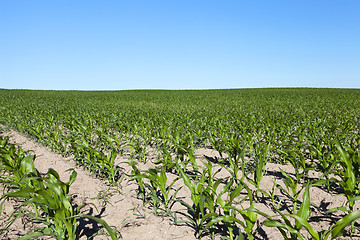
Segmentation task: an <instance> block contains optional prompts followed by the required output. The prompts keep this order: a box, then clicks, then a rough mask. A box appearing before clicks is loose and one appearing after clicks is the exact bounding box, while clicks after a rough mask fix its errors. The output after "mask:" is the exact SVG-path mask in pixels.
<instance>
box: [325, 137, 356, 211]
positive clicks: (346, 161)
mask: <svg viewBox="0 0 360 240" xmlns="http://www.w3.org/2000/svg"><path fill="white" fill-rule="evenodd" d="M335 147H336V148H337V150H338V152H339V153H340V165H341V167H342V169H343V170H340V169H339V170H337V171H335V170H334V171H332V173H334V174H335V175H337V176H338V177H339V178H340V180H337V179H335V178H332V179H331V180H332V181H335V182H337V183H338V184H339V186H340V187H341V188H342V189H343V190H344V195H345V196H346V198H347V200H348V204H349V210H348V212H349V213H351V212H352V211H353V208H354V204H355V201H354V200H353V199H357V197H359V196H360V189H359V183H360V157H359V156H358V155H357V154H356V153H355V151H354V150H353V149H351V148H350V147H348V148H346V150H347V151H346V150H345V149H344V148H343V147H342V145H341V143H340V141H339V140H338V139H336V140H335Z"/></svg>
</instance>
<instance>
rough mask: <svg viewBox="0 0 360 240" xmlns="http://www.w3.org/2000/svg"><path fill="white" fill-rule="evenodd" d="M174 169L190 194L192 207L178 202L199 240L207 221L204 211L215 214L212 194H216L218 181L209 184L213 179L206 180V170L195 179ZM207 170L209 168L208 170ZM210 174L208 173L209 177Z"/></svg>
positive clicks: (178, 167) (181, 170) (180, 170)
mask: <svg viewBox="0 0 360 240" xmlns="http://www.w3.org/2000/svg"><path fill="white" fill-rule="evenodd" d="M176 169H177V171H178V173H179V175H180V177H181V178H182V179H183V181H184V184H185V186H186V187H187V188H188V189H189V190H190V192H191V200H192V205H190V204H188V203H186V202H184V201H181V200H179V202H180V203H181V204H183V205H184V206H185V207H186V209H187V211H188V212H189V213H190V216H188V215H185V216H186V218H187V219H188V220H189V222H190V225H191V226H192V227H193V228H194V229H195V231H196V235H197V237H198V238H201V236H202V231H203V226H204V224H203V223H204V220H207V219H208V217H205V215H206V209H207V208H210V209H212V210H211V211H212V212H215V209H214V207H215V206H214V204H213V202H214V201H213V199H214V196H213V195H214V194H215V193H216V191H215V190H216V188H217V186H218V185H219V184H220V181H221V180H220V181H219V180H218V181H216V182H215V183H214V182H211V181H212V180H213V178H208V177H207V176H209V174H208V173H207V171H206V169H203V171H202V173H201V175H200V176H196V178H195V179H192V178H190V177H189V176H188V175H187V174H186V173H185V171H184V170H183V169H182V168H181V167H180V166H179V165H177V166H176ZM208 169H209V168H208ZM211 174H212V173H210V175H211Z"/></svg>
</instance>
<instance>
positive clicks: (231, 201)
mask: <svg viewBox="0 0 360 240" xmlns="http://www.w3.org/2000/svg"><path fill="white" fill-rule="evenodd" d="M0 102H1V104H0V124H2V125H3V126H4V128H9V129H13V130H15V131H17V132H19V133H21V134H23V135H25V136H27V137H29V138H31V139H33V140H35V141H37V142H38V143H40V144H41V145H43V146H45V147H47V148H49V149H51V150H52V151H54V152H56V153H58V154H61V155H62V156H64V157H70V158H71V159H72V161H73V163H74V165H77V166H80V167H82V168H84V169H86V170H87V171H88V172H89V174H92V175H94V176H96V177H97V178H99V179H101V180H102V181H104V182H105V183H106V184H108V185H109V186H116V187H118V188H119V189H121V184H125V183H124V181H122V180H121V179H123V178H124V177H126V178H127V179H128V181H129V182H131V183H135V184H136V185H137V197H138V198H139V199H141V200H142V201H143V204H144V206H145V207H147V208H150V209H152V212H153V214H155V215H157V216H159V217H164V216H166V217H168V218H170V219H171V220H172V223H173V224H174V225H186V226H188V228H189V229H191V231H192V233H193V235H194V236H195V238H197V239H202V238H203V239H231V240H232V239H250V240H252V239H262V238H261V236H264V235H265V236H266V232H267V231H270V230H271V231H273V230H276V231H277V232H278V233H279V234H280V236H282V237H283V239H290V240H295V239H312V240H313V239H316V240H320V239H336V238H339V237H348V238H349V239H351V238H354V239H356V238H360V231H359V229H360V222H359V220H358V219H359V218H360V211H359V204H358V200H359V199H360V186H359V183H360V157H359V144H360V134H359V128H360V124H359V117H360V107H359V106H360V90H355V89H301V88H297V89H229V90H181V91H165V90H132V91H34V90H4V89H0ZM200 150H201V151H200ZM200 152H201V153H203V152H210V153H211V154H210V155H211V156H210V155H206V154H199V153H200ZM0 154H1V155H0V182H1V184H2V185H3V186H4V191H3V193H2V197H1V201H2V202H3V201H5V200H6V199H8V198H16V199H19V201H20V203H21V204H20V205H19V207H18V209H16V211H15V212H14V213H13V214H12V215H11V217H10V218H9V219H8V220H7V221H5V222H4V223H3V224H2V225H1V227H0V232H3V231H7V229H8V227H9V226H10V225H11V224H12V222H13V221H14V219H15V218H17V217H21V216H24V215H26V216H27V217H29V218H31V219H33V220H34V221H37V222H41V223H42V224H43V225H41V226H44V227H41V226H40V227H39V228H37V229H33V230H31V231H30V232H29V233H28V234H26V235H24V236H22V237H20V239H31V238H34V237H39V236H50V237H52V238H54V239H76V238H77V232H78V229H77V227H78V222H77V220H78V219H80V218H91V219H93V220H95V221H97V222H99V223H100V224H101V225H102V226H103V227H104V229H105V230H106V232H107V233H108V235H109V238H111V239H117V238H120V237H121V236H120V234H116V232H115V230H114V229H113V227H112V226H109V224H108V223H106V222H105V221H104V220H102V219H100V218H96V217H94V216H90V215H82V214H80V209H81V207H83V206H74V205H73V204H72V202H71V199H70V198H69V196H68V192H69V188H70V187H71V184H72V183H73V182H74V181H76V171H73V172H72V174H71V177H70V179H69V180H68V181H67V182H63V180H61V179H60V178H59V175H58V174H57V172H56V171H55V170H53V169H49V170H48V172H47V174H46V175H45V176H43V175H41V174H39V171H37V169H36V168H35V167H34V164H33V162H32V161H33V160H34V159H35V158H36V156H34V155H31V154H30V153H27V152H25V151H23V150H22V149H21V148H20V147H19V146H16V145H14V144H11V143H9V141H8V137H6V136H2V137H1V139H0ZM150 154H156V159H152V158H149V156H150ZM120 156H121V157H123V158H126V159H127V161H126V162H125V163H122V164H126V166H128V168H126V169H128V170H124V168H122V167H120V165H121V164H120V163H119V161H117V159H119V157H120ZM149 162H150V164H151V167H149V168H143V167H141V166H143V165H144V164H147V163H149ZM141 164H143V165H141ZM271 164H276V166H279V167H278V171H277V174H275V173H274V172H272V171H268V168H267V167H268V166H270V165H271ZM140 165H141V166H140ZM149 166H150V165H149ZM282 166H284V167H282ZM285 166H288V167H290V168H291V171H285V170H283V169H284V168H285ZM268 179H271V180H270V181H269V180H268ZM264 182H266V183H267V185H266V187H264ZM120 191H121V190H120ZM314 191H322V192H324V193H327V194H330V195H332V196H339V197H342V198H343V199H344V201H343V204H342V205H341V206H335V207H332V208H328V207H326V206H327V205H326V203H324V204H322V205H320V204H315V203H314V202H313V200H312V199H313V197H315V196H314V194H312V193H313V192H314ZM184 194H185V195H184ZM0 204H1V202H0ZM260 206H262V207H260ZM264 206H265V207H264ZM0 213H1V205H0ZM319 222H324V224H323V225H325V226H326V227H318V225H319ZM320 225H321V224H320ZM263 238H264V237H263Z"/></svg>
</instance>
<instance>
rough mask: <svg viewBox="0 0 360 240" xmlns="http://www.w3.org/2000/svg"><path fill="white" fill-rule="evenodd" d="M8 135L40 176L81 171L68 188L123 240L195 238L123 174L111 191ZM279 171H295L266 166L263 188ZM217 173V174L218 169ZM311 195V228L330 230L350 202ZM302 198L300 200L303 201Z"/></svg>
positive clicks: (8, 208)
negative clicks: (157, 211) (147, 201)
mask: <svg viewBox="0 0 360 240" xmlns="http://www.w3.org/2000/svg"><path fill="white" fill-rule="evenodd" d="M7 134H10V135H11V142H13V143H17V144H19V145H20V146H21V147H22V148H23V149H24V150H32V151H33V154H35V155H36V156H37V157H36V160H35V166H36V168H37V169H38V170H39V171H40V172H41V173H46V172H47V170H48V168H54V169H55V170H56V171H57V172H59V174H60V176H61V179H62V180H63V181H67V180H68V178H69V176H70V173H69V172H67V171H66V170H68V169H71V168H74V169H75V170H76V171H77V173H78V175H77V179H76V181H75V182H74V183H73V185H72V186H71V188H70V194H71V196H72V199H73V201H74V203H76V204H82V203H93V204H94V205H95V206H96V208H97V210H96V209H95V208H94V207H91V206H89V207H87V208H85V209H84V210H83V213H85V214H91V215H94V216H97V217H100V218H102V219H103V220H105V221H106V222H107V223H108V224H109V225H110V226H112V227H113V228H116V230H117V231H119V232H120V233H121V235H122V237H123V239H131V240H132V239H148V240H151V239H179V240H191V239H196V238H195V236H194V230H193V229H192V228H191V227H189V226H186V225H185V224H183V225H174V223H173V221H172V219H170V218H169V217H161V216H155V215H154V214H153V211H152V209H151V208H149V206H146V205H145V206H143V203H142V200H140V199H138V198H137V194H136V189H137V186H136V184H135V183H134V182H133V181H131V182H129V181H128V180H129V178H128V177H126V176H125V175H124V176H125V177H124V178H123V179H122V181H121V184H120V185H121V187H120V188H118V189H116V188H109V187H108V186H106V185H105V184H104V182H102V181H100V180H99V179H96V178H94V177H92V176H91V175H90V174H89V172H87V171H84V170H83V169H82V168H80V167H77V166H75V164H74V162H72V161H71V160H70V159H66V158H63V157H62V156H60V155H59V154H56V153H54V152H52V151H51V150H49V149H47V148H45V147H43V146H41V145H39V144H38V143H36V142H34V141H32V140H29V139H28V138H26V137H24V136H22V135H20V134H19V133H17V132H15V131H8V132H6V133H5V134H4V135H7ZM196 154H197V160H198V162H199V163H201V161H204V160H205V157H206V158H209V159H216V158H218V157H219V156H218V155H217V153H216V151H213V150H211V149H198V150H197V151H196ZM125 156H126V155H125ZM148 158H149V159H150V160H149V161H148V162H147V163H146V164H140V165H139V167H141V168H142V169H146V168H149V167H151V166H153V164H152V162H151V160H155V159H156V155H155V154H152V155H150V156H148ZM116 161H117V162H118V163H119V165H120V166H121V167H122V168H123V169H124V172H125V173H128V172H129V171H130V168H129V166H128V165H127V164H126V163H124V162H126V161H129V159H127V158H126V157H118V158H117V159H116ZM280 167H281V169H283V170H284V171H286V172H289V173H291V172H292V171H293V170H292V167H291V166H284V165H278V164H273V163H268V164H267V165H266V176H264V178H263V180H262V182H261V188H262V189H264V190H266V189H271V188H272V186H273V182H274V180H275V181H276V182H277V183H279V184H282V177H281V175H280V171H279V168H280ZM214 170H216V168H215V169H214ZM226 176H228V173H227V171H225V170H221V171H220V172H219V174H218V175H217V177H226ZM318 176H319V174H318V173H316V172H312V173H311V174H310V177H314V178H316V177H318ZM175 178H176V176H175V175H173V174H169V180H172V179H175ZM181 186H182V189H181V190H180V191H179V193H178V195H177V196H178V198H179V199H183V200H184V201H186V202H188V203H190V201H189V200H190V192H189V191H188V190H187V189H186V187H184V184H183V182H182V180H180V181H178V182H176V184H175V185H174V188H175V189H177V188H178V187H181ZM244 193H245V192H244ZM276 195H278V196H279V199H281V200H282V202H283V203H282V207H283V210H284V212H287V209H289V208H291V207H292V206H291V205H292V203H291V202H290V200H288V199H286V198H285V197H284V196H283V195H282V194H281V193H280V191H278V190H277V191H276ZM310 196H311V202H312V203H314V205H313V206H312V215H311V216H318V217H319V218H318V219H317V220H312V221H310V223H311V225H312V226H313V227H314V228H315V230H317V231H320V230H325V229H328V228H329V227H330V226H331V225H333V223H334V222H336V221H337V220H338V219H339V216H340V215H336V214H332V215H327V214H325V213H324V212H325V211H326V210H328V209H330V208H332V207H339V206H342V205H343V204H344V203H345V202H346V198H345V197H344V196H341V195H338V194H334V195H332V194H330V193H327V192H325V191H324V190H322V189H321V188H318V187H312V188H311V189H310ZM104 200H106V201H104ZM299 200H301V197H300V198H299ZM16 204H17V203H16V202H15V201H14V200H10V201H7V202H5V204H4V207H3V213H2V215H1V216H0V224H1V221H3V220H4V219H5V218H6V216H8V214H10V213H11V212H12V210H13V209H14V206H16ZM246 204H247V202H245V203H244V206H245V207H246ZM270 205H271V204H270V201H269V199H266V198H264V201H262V202H260V203H257V204H256V207H257V208H258V209H259V210H261V211H263V212H265V213H267V214H269V215H274V212H273V210H272V209H271V206H270ZM239 207H240V206H239ZM181 208H183V207H182V206H181V205H180V204H175V205H174V208H173V210H179V209H181ZM356 209H358V206H356ZM258 219H259V220H260V222H261V221H263V219H264V218H262V217H260V216H259V218H258ZM179 220H184V218H181V216H179ZM32 227H34V226H33V225H31V224H29V225H27V226H26V228H25V229H24V228H23V220H21V219H19V220H17V221H16V222H15V223H14V224H13V225H12V227H11V229H10V230H9V231H7V232H5V233H0V238H1V239H16V238H18V236H19V235H21V234H23V233H24V232H26V230H28V229H31V228H32ZM79 228H80V229H81V231H82V233H83V236H82V238H81V239H87V237H88V236H91V235H92V234H93V233H94V231H95V230H96V229H99V226H98V225H97V224H96V223H94V222H92V221H88V220H84V221H81V222H80V226H79ZM256 238H257V239H283V237H282V236H281V234H280V232H279V231H278V230H277V229H276V228H267V227H261V228H260V230H259V231H258V233H257V235H256ZM94 239H109V237H107V236H96V237H95V238H94ZM203 239H209V237H208V236H205V237H203ZM339 239H360V235H359V233H358V232H355V235H354V236H353V237H352V238H350V237H341V238H339Z"/></svg>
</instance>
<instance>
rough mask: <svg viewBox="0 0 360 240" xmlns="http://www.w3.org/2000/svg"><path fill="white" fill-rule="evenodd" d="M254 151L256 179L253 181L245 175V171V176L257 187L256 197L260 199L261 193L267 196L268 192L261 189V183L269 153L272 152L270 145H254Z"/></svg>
mask: <svg viewBox="0 0 360 240" xmlns="http://www.w3.org/2000/svg"><path fill="white" fill-rule="evenodd" d="M253 147H254V150H255V159H254V160H255V172H254V177H253V179H251V178H250V177H248V175H247V174H245V172H244V170H243V174H245V176H246V179H247V180H248V182H249V183H251V184H253V185H254V186H255V187H256V190H255V197H256V199H259V193H260V192H261V193H263V194H266V192H265V191H264V190H262V189H260V182H261V180H262V178H263V176H264V169H265V165H266V162H267V160H268V152H269V150H270V144H269V143H259V144H258V145H256V144H254V146H253Z"/></svg>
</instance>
